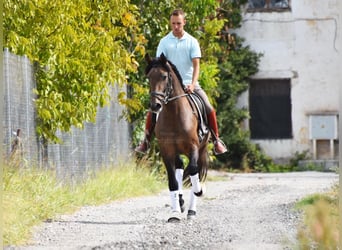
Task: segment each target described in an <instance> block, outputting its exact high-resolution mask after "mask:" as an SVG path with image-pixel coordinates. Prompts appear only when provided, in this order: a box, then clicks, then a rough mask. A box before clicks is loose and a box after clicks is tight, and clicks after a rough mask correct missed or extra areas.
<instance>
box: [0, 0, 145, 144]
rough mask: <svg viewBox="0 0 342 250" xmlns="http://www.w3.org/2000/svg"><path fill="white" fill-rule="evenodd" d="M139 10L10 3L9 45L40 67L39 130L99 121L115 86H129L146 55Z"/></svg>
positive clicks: (118, 4)
mask: <svg viewBox="0 0 342 250" xmlns="http://www.w3.org/2000/svg"><path fill="white" fill-rule="evenodd" d="M138 14H139V13H138V11H137V8H136V6H134V5H132V4H130V3H129V1H128V0H123V1H120V0H114V1H101V0H93V1H87V0H77V1H73V0H66V1H61V0H56V1H47V0H5V1H4V12H3V26H4V46H5V47H8V48H9V50H10V51H11V52H13V53H15V54H18V55H24V54H25V55H27V56H28V58H29V59H30V60H31V61H33V62H34V63H35V65H36V66H37V67H36V71H37V72H36V73H37V74H36V78H37V89H36V93H37V96H38V98H37V100H36V106H37V112H38V118H39V126H38V128H37V131H38V133H39V134H40V135H42V136H43V137H44V138H46V139H49V140H53V141H58V138H57V137H56V131H57V130H58V129H59V130H62V131H69V130H70V128H71V126H76V127H80V128H81V127H83V122H85V121H91V122H94V121H95V118H96V110H97V107H98V106H103V105H105V104H106V103H107V102H108V100H109V98H110V96H109V87H110V85H111V84H123V83H125V82H126V75H127V74H128V73H129V72H136V71H137V66H138V64H137V62H136V60H135V55H137V54H144V46H143V43H144V37H143V36H142V35H141V34H140V30H139V26H138V25H137V16H138Z"/></svg>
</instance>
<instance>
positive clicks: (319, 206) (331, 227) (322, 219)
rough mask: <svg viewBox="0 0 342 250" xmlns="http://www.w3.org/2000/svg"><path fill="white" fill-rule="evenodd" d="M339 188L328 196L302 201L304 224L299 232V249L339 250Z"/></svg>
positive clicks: (299, 205) (317, 195)
mask: <svg viewBox="0 0 342 250" xmlns="http://www.w3.org/2000/svg"><path fill="white" fill-rule="evenodd" d="M338 198H339V197H338V187H337V186H336V187H334V188H333V190H332V191H331V192H329V193H326V194H316V195H312V196H309V197H307V198H305V199H304V200H302V201H301V202H300V203H299V204H298V207H299V208H300V209H302V210H303V212H304V218H303V224H302V225H301V227H300V229H299V230H298V234H297V238H298V244H299V248H300V249H302V250H311V249H319V250H336V249H339V248H338V247H339V231H340V230H339V221H340V220H339V216H340V215H339V202H338V200H339V199H338Z"/></svg>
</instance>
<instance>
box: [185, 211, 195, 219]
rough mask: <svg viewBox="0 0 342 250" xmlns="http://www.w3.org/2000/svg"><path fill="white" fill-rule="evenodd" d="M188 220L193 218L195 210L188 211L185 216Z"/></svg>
mask: <svg viewBox="0 0 342 250" xmlns="http://www.w3.org/2000/svg"><path fill="white" fill-rule="evenodd" d="M187 218H188V220H193V219H195V218H196V211H194V210H189V211H188V216H187Z"/></svg>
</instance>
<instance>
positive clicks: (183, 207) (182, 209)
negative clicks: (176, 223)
mask: <svg viewBox="0 0 342 250" xmlns="http://www.w3.org/2000/svg"><path fill="white" fill-rule="evenodd" d="M184 211H185V206H184V205H183V206H181V212H182V213H184Z"/></svg>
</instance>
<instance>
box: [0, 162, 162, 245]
mask: <svg viewBox="0 0 342 250" xmlns="http://www.w3.org/2000/svg"><path fill="white" fill-rule="evenodd" d="M2 184H3V203H2V211H3V217H4V232H3V233H4V235H3V241H4V245H5V246H6V245H20V244H25V243H26V242H27V241H28V239H29V238H30V237H31V233H32V228H33V227H34V226H35V225H38V224H40V223H41V222H43V221H45V220H48V219H53V218H54V217H55V216H56V215H59V214H65V213H71V212H74V211H76V210H77V209H78V208H80V207H81V206H85V205H99V204H104V203H108V202H110V201H113V200H117V199H123V198H128V197H134V196H139V195H147V194H152V193H156V192H158V191H160V190H161V189H162V188H165V184H162V183H161V181H160V180H159V179H158V177H157V176H156V175H153V174H151V173H150V171H149V170H148V169H147V168H144V167H139V168H138V167H136V166H135V164H133V163H132V164H125V165H122V166H116V167H113V168H105V169H103V170H100V171H99V172H97V173H96V174H94V176H93V177H92V178H89V179H87V180H85V181H84V182H82V183H80V184H79V185H76V186H70V185H66V184H62V183H60V182H58V181H57V179H56V177H55V176H54V174H53V173H52V172H51V171H43V170H39V169H34V168H30V169H14V168H10V167H4V169H3V182H2Z"/></svg>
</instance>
